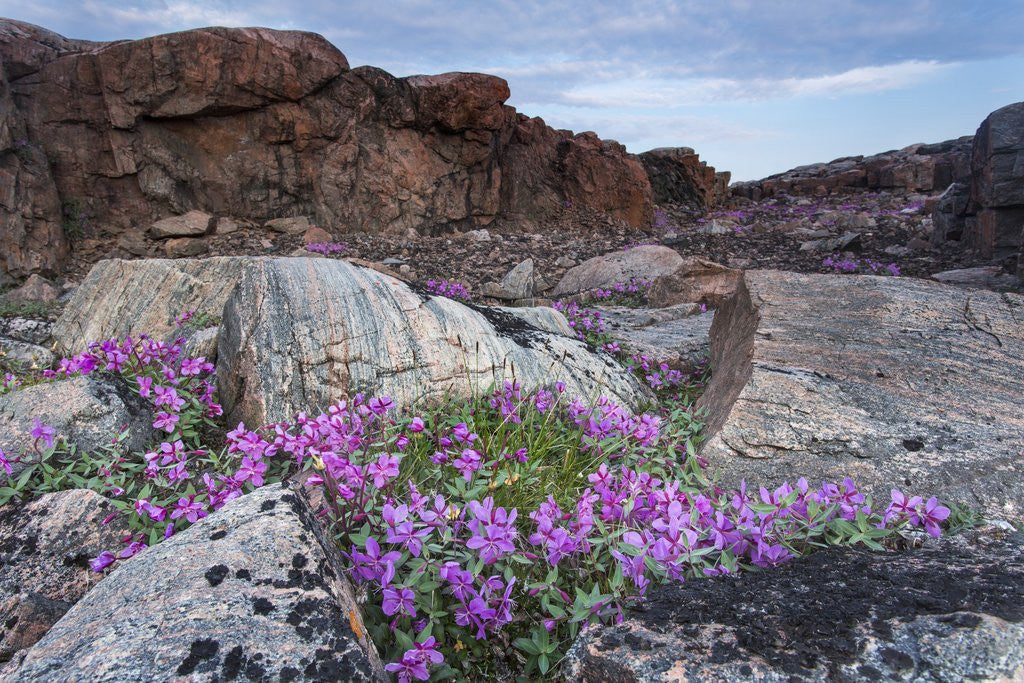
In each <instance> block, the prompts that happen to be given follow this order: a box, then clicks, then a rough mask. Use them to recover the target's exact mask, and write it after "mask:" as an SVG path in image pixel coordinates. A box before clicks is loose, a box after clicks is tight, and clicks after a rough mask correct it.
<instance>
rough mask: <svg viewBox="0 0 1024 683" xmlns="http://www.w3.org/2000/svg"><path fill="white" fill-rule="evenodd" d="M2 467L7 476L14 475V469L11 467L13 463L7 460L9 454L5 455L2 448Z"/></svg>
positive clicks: (0, 464) (0, 454) (0, 465)
mask: <svg viewBox="0 0 1024 683" xmlns="http://www.w3.org/2000/svg"><path fill="white" fill-rule="evenodd" d="M0 467H2V468H3V470H4V472H6V473H7V476H11V475H12V474H14V467H13V466H12V465H11V461H10V460H8V459H7V454H6V453H4V451H3V449H2V448H0Z"/></svg>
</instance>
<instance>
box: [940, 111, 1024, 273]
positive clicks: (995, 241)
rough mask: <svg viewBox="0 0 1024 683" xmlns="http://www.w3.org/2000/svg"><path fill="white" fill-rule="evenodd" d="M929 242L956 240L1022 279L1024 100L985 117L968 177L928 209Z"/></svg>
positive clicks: (971, 159) (977, 138)
mask: <svg viewBox="0 0 1024 683" xmlns="http://www.w3.org/2000/svg"><path fill="white" fill-rule="evenodd" d="M934 221H935V226H936V230H935V232H933V233H932V241H933V242H934V243H936V244H938V243H941V242H943V241H946V240H960V241H962V242H963V243H964V244H965V246H967V247H968V248H972V249H977V250H978V251H979V252H980V253H981V254H982V255H983V256H986V257H990V258H992V259H993V260H995V261H1007V262H1008V264H1009V265H1011V266H1012V267H1011V270H1014V269H1016V270H1017V271H1018V272H1019V273H1020V274H1021V275H1024V102H1017V103H1016V104H1011V105H1008V106H1005V107H1003V108H1001V109H997V110H996V111H994V112H992V113H991V114H989V115H988V117H987V118H986V119H985V120H984V121H983V122H982V124H981V126H980V127H979V128H978V132H977V133H976V134H975V136H974V145H973V147H972V149H971V158H970V175H969V177H968V178H967V179H965V180H964V182H961V183H956V184H953V185H951V186H950V187H949V188H948V189H947V190H946V192H945V193H944V194H943V196H942V198H941V199H940V201H939V202H938V203H937V204H936V206H935V210H934Z"/></svg>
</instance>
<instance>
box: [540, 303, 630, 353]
mask: <svg viewBox="0 0 1024 683" xmlns="http://www.w3.org/2000/svg"><path fill="white" fill-rule="evenodd" d="M551 306H552V308H554V309H555V310H556V311H559V312H561V313H562V314H563V315H564V316H565V318H566V320H568V321H569V327H571V328H572V329H573V331H574V332H575V333H576V337H577V338H579V339H580V340H581V341H584V342H586V343H587V344H588V345H589V346H592V347H594V348H597V349H604V350H605V351H609V352H611V353H614V352H616V351H618V344H617V343H616V342H615V340H614V339H612V336H611V335H610V334H609V333H608V325H607V322H606V321H605V319H604V316H603V315H602V313H601V311H599V310H597V309H594V308H585V307H583V306H580V305H579V304H578V303H576V302H575V301H568V302H567V301H564V300H561V299H560V300H558V301H555V302H554V303H553V304H552V305H551Z"/></svg>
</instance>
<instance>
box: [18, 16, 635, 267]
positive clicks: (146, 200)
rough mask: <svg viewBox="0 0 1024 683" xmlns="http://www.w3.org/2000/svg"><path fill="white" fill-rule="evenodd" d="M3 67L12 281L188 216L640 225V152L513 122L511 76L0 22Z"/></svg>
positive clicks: (316, 45)
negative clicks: (80, 240)
mask: <svg viewBox="0 0 1024 683" xmlns="http://www.w3.org/2000/svg"><path fill="white" fill-rule="evenodd" d="M0 68H2V69H4V70H6V71H10V74H9V75H8V81H7V82H6V85H4V86H2V87H0V211H2V212H3V214H2V215H3V216H4V217H5V220H4V221H3V222H2V223H0V225H2V226H3V230H4V231H5V232H3V233H2V234H0V236H2V237H3V240H4V244H5V250H4V256H5V259H4V261H3V262H0V266H3V271H4V272H9V273H12V274H15V275H17V276H22V275H24V274H27V273H28V272H29V271H33V270H46V269H48V268H49V269H52V268H54V267H56V266H57V265H59V264H60V262H61V261H62V260H63V258H64V257H65V256H66V251H67V248H66V243H65V241H64V239H63V233H62V231H61V226H62V224H68V225H71V227H73V228H75V229H80V230H82V231H86V230H87V231H90V232H93V233H95V237H97V238H110V240H111V244H114V243H116V242H117V238H119V237H121V236H123V235H125V234H127V233H131V232H135V231H139V230H141V229H142V227H141V226H148V225H150V224H152V223H153V222H154V221H156V220H157V219H160V218H163V217H166V216H169V215H181V214H186V213H187V212H189V211H192V210H199V211H203V212H206V213H208V214H210V215H213V216H231V217H233V218H235V219H240V220H247V221H254V222H259V223H264V222H266V221H268V220H271V219H277V218H292V217H298V216H306V217H310V218H311V219H312V221H313V223H315V224H316V225H318V226H320V227H323V228H325V229H327V230H328V231H329V232H331V233H332V234H341V233H342V232H345V231H368V232H389V233H392V234H404V233H405V232H406V231H408V230H409V229H415V230H420V231H424V232H440V231H452V230H464V229H471V228H476V227H481V226H484V225H487V224H489V223H490V222H491V221H493V220H494V219H495V217H496V216H498V215H499V214H500V215H504V216H508V217H513V218H520V217H521V218H523V219H525V221H526V223H527V224H529V223H532V224H535V223H536V221H538V220H541V219H547V218H551V217H557V216H558V215H559V214H560V212H562V211H564V205H565V203H566V202H568V203H569V204H572V205H574V206H578V207H581V208H584V209H591V210H594V211H596V212H601V213H605V214H607V215H611V216H613V217H615V218H617V219H620V220H622V221H626V222H628V223H630V224H631V225H633V226H635V227H639V228H643V227H648V226H649V225H650V221H651V217H652V211H653V209H652V203H651V188H650V183H649V181H648V179H647V176H646V174H645V173H644V169H643V166H642V165H641V164H640V162H639V160H637V158H636V157H635V156H633V155H631V154H628V153H627V152H626V150H625V148H624V147H623V146H622V145H619V144H618V143H615V142H613V141H607V140H600V139H599V138H597V136H596V135H594V134H593V133H581V134H579V135H573V134H572V133H571V132H569V131H556V130H554V129H552V128H550V127H549V126H547V125H545V124H544V122H543V121H541V120H540V119H529V118H527V117H525V116H521V115H518V114H517V113H516V111H515V109H513V108H512V107H509V106H507V105H505V104H504V102H505V100H506V99H507V98H508V96H509V90H508V84H507V83H506V82H505V81H504V80H502V79H500V78H497V77H495V76H488V75H485V74H472V73H448V74H440V75H436V76H411V77H408V78H396V77H394V76H392V75H391V74H388V73H386V72H384V71H382V70H380V69H376V68H373V67H358V68H355V69H350V68H349V65H348V61H347V60H346V58H345V56H344V55H343V54H342V53H341V52H339V51H338V50H337V49H336V48H335V47H334V46H332V45H331V44H330V43H328V42H327V41H326V40H324V39H323V38H322V37H321V36H318V35H315V34H312V33H303V32H297V31H274V30H269V29H260V28H247V29H235V28H204V29H196V30H191V31H182V32H179V33H172V34H167V35H161V36H155V37H151V38H144V39H141V40H124V41H116V42H112V43H82V42H78V41H69V40H65V39H63V38H61V37H60V36H56V35H55V34H51V33H49V32H46V31H45V30H43V29H39V28H38V27H32V26H29V25H25V24H20V23H18V22H12V21H8V20H0ZM0 82H2V81H0ZM4 131H6V132H4ZM9 152H14V153H9ZM47 160H50V162H51V163H47ZM56 188H60V195H59V198H58V193H57V189H56ZM62 204H63V208H62ZM62 211H63V214H62ZM130 242H131V240H130V239H129V240H128V242H126V243H130Z"/></svg>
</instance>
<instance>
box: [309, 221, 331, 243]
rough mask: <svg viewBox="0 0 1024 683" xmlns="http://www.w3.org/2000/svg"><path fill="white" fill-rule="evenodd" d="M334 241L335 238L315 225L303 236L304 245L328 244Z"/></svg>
mask: <svg viewBox="0 0 1024 683" xmlns="http://www.w3.org/2000/svg"><path fill="white" fill-rule="evenodd" d="M333 241H334V238H333V237H332V236H331V233H329V232H327V231H326V230H324V229H323V228H318V227H317V226H315V225H313V226H311V227H310V228H309V229H308V230H306V232H304V233H303V234H302V243H303V244H327V243H328V242H333Z"/></svg>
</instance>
